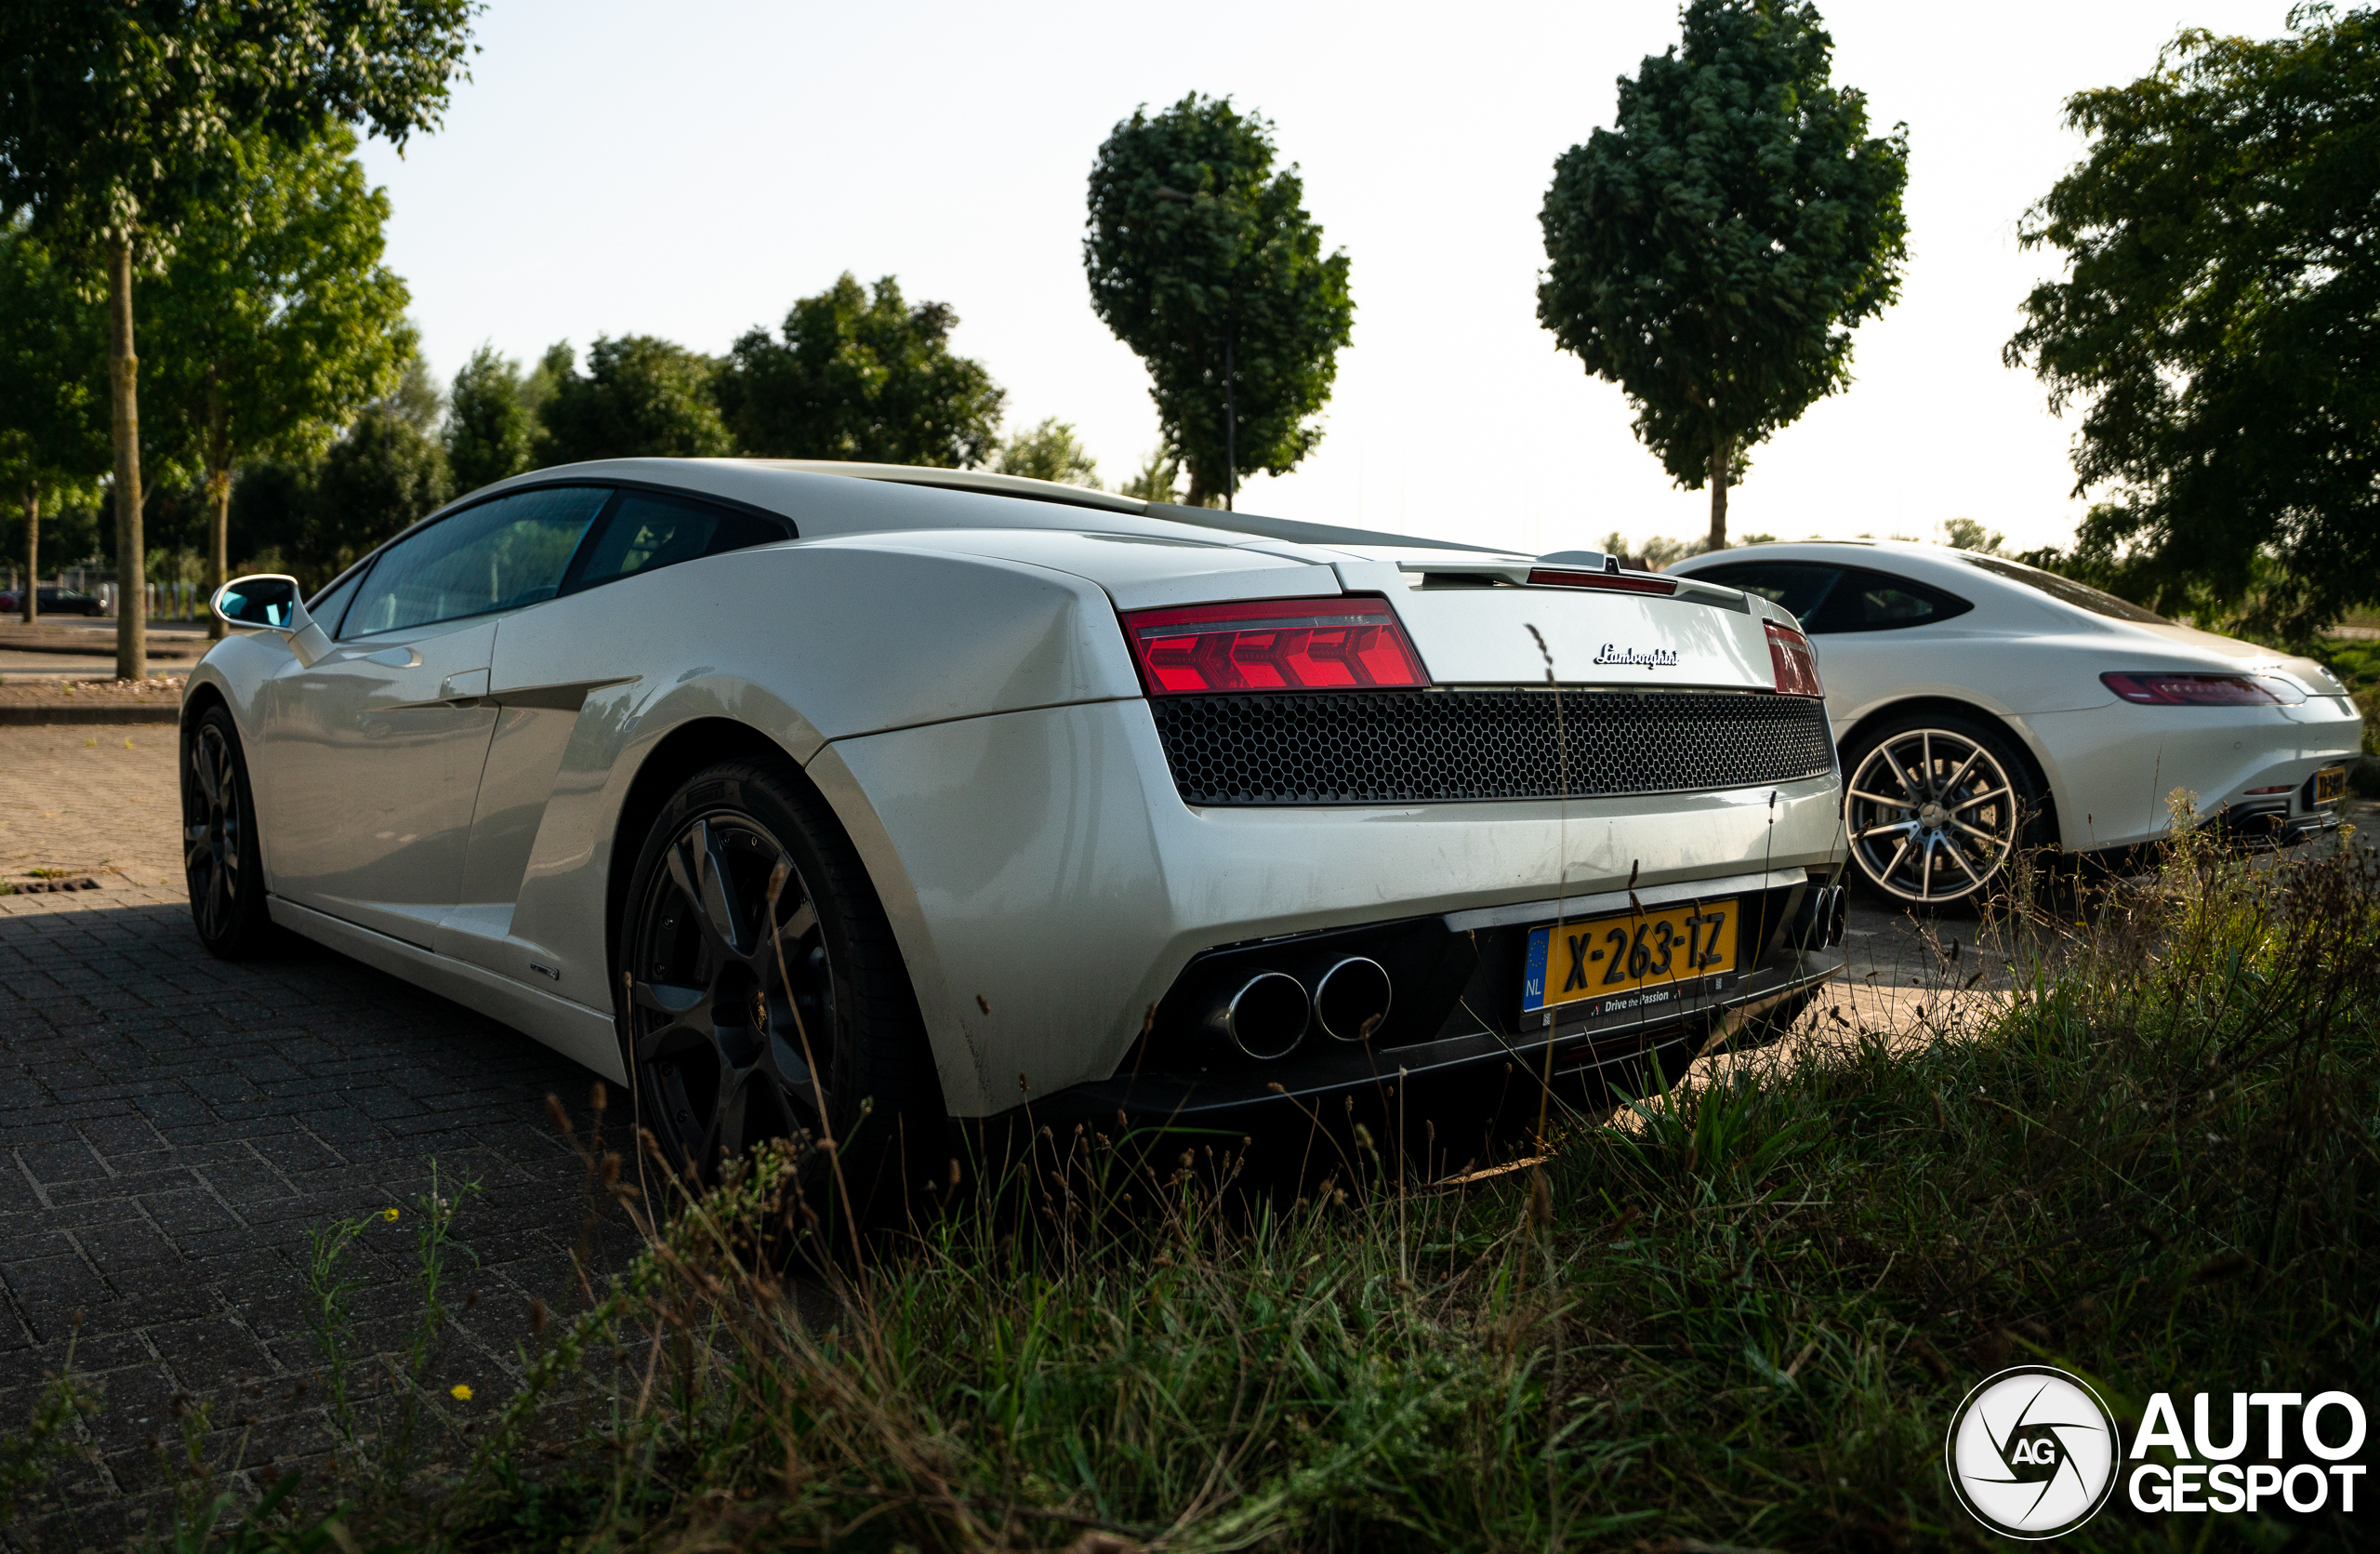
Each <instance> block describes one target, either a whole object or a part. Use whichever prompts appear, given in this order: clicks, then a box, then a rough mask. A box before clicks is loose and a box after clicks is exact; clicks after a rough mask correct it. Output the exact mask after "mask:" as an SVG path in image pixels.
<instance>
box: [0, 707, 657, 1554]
mask: <svg viewBox="0 0 2380 1554" xmlns="http://www.w3.org/2000/svg"><path fill="white" fill-rule="evenodd" d="M127 739H129V740H130V741H131V746H130V748H128V749H127V748H126V740H127ZM176 806H177V799H176V793H175V787H174V745H173V737H172V730H171V729H169V728H160V727H156V726H154V725H148V726H140V727H129V728H126V727H81V728H76V727H58V728H0V877H8V876H18V875H21V874H22V873H24V872H25V871H26V870H30V869H32V868H34V867H57V868H64V869H68V870H75V871H80V872H90V873H94V874H96V875H97V877H98V878H99V879H100V880H101V881H102V888H100V889H99V890H96V891H89V892H82V893H74V894H59V895H42V896H26V895H19V896H6V897H0V1429H13V1428H21V1426H22V1424H23V1422H24V1419H25V1417H26V1414H27V1410H28V1409H29V1407H30V1406H31V1404H32V1401H33V1398H34V1395H35V1391H36V1388H37V1387H38V1385H39V1382H40V1380H41V1378H42V1377H43V1375H45V1374H46V1373H49V1372H53V1371H55V1370H56V1369H57V1367H58V1366H59V1363H60V1362H61V1361H62V1360H63V1358H64V1355H65V1351H66V1346H67V1344H68V1341H69V1338H70V1335H72V1334H73V1325H72V1324H73V1320H74V1314H75V1313H76V1312H78V1311H79V1312H80V1313H82V1318H83V1325H82V1328H81V1331H80V1334H79V1336H75V1337H74V1339H73V1341H74V1344H75V1349H74V1361H75V1368H76V1370H77V1371H78V1372H79V1373H82V1374H83V1375H86V1376H88V1377H90V1378H92V1379H93V1380H95V1381H96V1382H98V1383H99V1386H100V1388H102V1404H101V1408H100V1411H99V1415H97V1417H96V1418H95V1419H94V1420H92V1421H91V1422H90V1423H89V1425H88V1428H87V1429H86V1436H85V1441H84V1444H85V1445H86V1448H87V1450H88V1461H87V1462H86V1463H83V1464H78V1465H76V1466H75V1467H74V1468H73V1470H72V1471H71V1472H68V1473H64V1474H61V1475H60V1478H59V1484H60V1486H61V1487H63V1488H66V1489H67V1490H68V1492H69V1493H68V1504H69V1506H70V1507H71V1509H70V1510H69V1511H66V1512H58V1511H51V1512H50V1513H49V1514H47V1515H42V1514H39V1513H38V1512H36V1514H35V1515H34V1516H33V1518H32V1519H31V1520H27V1519H23V1518H20V1521H19V1522H18V1524H17V1526H16V1527H15V1528H14V1529H12V1530H11V1531H10V1532H9V1533H7V1534H0V1538H13V1539H15V1540H16V1542H17V1543H18V1545H19V1546H20V1547H32V1546H33V1544H35V1543H38V1544H39V1545H40V1546H41V1547H59V1546H72V1545H73V1544H76V1543H87V1544H92V1545H97V1546H112V1545H113V1544H115V1543H117V1542H119V1541H120V1540H121V1539H122V1538H124V1537H125V1536H126V1534H127V1533H129V1532H132V1531H133V1530H135V1529H136V1528H138V1527H139V1526H140V1525H141V1524H142V1523H143V1521H144V1520H145V1519H146V1518H148V1517H149V1516H151V1515H152V1514H153V1513H154V1512H155V1511H156V1510H157V1509H158V1508H159V1507H160V1505H161V1504H163V1503H164V1502H165V1498H166V1496H167V1494H168V1492H167V1491H166V1490H165V1488H163V1487H162V1486H163V1485H164V1484H165V1476H164V1473H163V1471H162V1468H161V1465H160V1462H159V1460H158V1458H157V1456H156V1454H155V1452H154V1451H153V1449H152V1445H151V1441H152V1437H153V1438H155V1439H157V1440H159V1441H165V1442H167V1443H178V1442H179V1425H178V1424H177V1423H176V1421H175V1419H174V1417H173V1414H172V1405H173V1402H174V1399H175V1397H176V1395H177V1394H178V1393H188V1394H190V1395H191V1396H192V1398H194V1399H197V1400H201V1401H211V1402H212V1403H213V1405H214V1406H213V1413H212V1416H211V1417H212V1422H213V1424H214V1427H215V1428H214V1431H213V1434H212V1435H211V1437H210V1438H209V1439H208V1441H207V1449H208V1450H209V1452H210V1453H211V1454H213V1457H214V1460H216V1461H218V1462H219V1463H222V1464H224V1465H226V1466H227V1467H231V1466H232V1465H234V1464H237V1465H240V1468H239V1470H240V1471H243V1472H252V1471H253V1470H254V1469H256V1468H259V1467H260V1466H261V1465H262V1464H263V1463H264V1462H265V1461H267V1460H273V1461H276V1462H277V1463H279V1464H281V1465H284V1466H285V1465H289V1464H292V1463H296V1462H300V1461H302V1460H303V1459H304V1458H305V1457H307V1456H309V1455H311V1454H314V1453H317V1452H319V1451H321V1450H322V1449H323V1448H324V1444H325V1441H326V1438H325V1435H324V1417H323V1415H322V1414H321V1412H320V1410H319V1409H318V1408H316V1407H314V1406H313V1400H318V1399H319V1397H320V1389H319V1388H314V1389H313V1390H312V1398H311V1399H310V1398H308V1397H302V1396H301V1397H299V1398H297V1399H291V1398H289V1397H288V1395H287V1394H288V1393H289V1391H290V1389H291V1388H292V1387H293V1386H294V1385H295V1383H296V1382H298V1380H300V1379H302V1378H304V1377H306V1376H307V1375H309V1374H310V1373H311V1372H313V1371H314V1369H315V1367H316V1365H317V1363H318V1361H317V1358H316V1356H315V1354H314V1351H313V1350H312V1348H311V1345H310V1342H309V1339H308V1336H307V1332H308V1329H307V1326H306V1322H305V1319H304V1310H303V1305H302V1296H303V1295H304V1290H305V1286H304V1282H303V1279H302V1276H301V1270H302V1268H303V1262H304V1256H305V1251H306V1242H305V1235H304V1232H305V1230H306V1229H307V1228H308V1227H310V1226H315V1225H323V1224H326V1223H328V1222H330V1221H333V1220H336V1219H341V1218H349V1217H354V1216H358V1215H364V1214H368V1213H371V1212H373V1211H377V1210H380V1209H383V1208H385V1207H388V1206H390V1205H396V1204H400V1203H403V1202H409V1200H410V1197H411V1195H412V1194H414V1193H417V1192H418V1191H420V1190H421V1189H423V1187H424V1186H425V1184H426V1182H427V1180H428V1172H429V1165H428V1162H430V1159H432V1158H433V1157H434V1158H435V1159H436V1161H437V1162H438V1167H439V1171H440V1175H441V1179H442V1181H443V1183H445V1184H448V1185H450V1186H451V1185H453V1184H456V1183H457V1182H460V1181H463V1180H467V1179H474V1178H475V1179H477V1180H478V1181H480V1182H481V1183H482V1184H483V1193H482V1194H481V1195H480V1196H479V1197H477V1198H476V1199H473V1200H471V1201H470V1202H468V1203H467V1204H466V1206H465V1208H464V1210H463V1212H462V1214H461V1216H460V1218H459V1220H458V1222H457V1225H456V1234H457V1236H458V1237H459V1238H460V1240H461V1241H462V1242H464V1243H465V1244H466V1245H467V1246H468V1248H469V1252H470V1254H471V1255H475V1256H476V1259H477V1263H476V1266H473V1264H472V1262H471V1261H470V1260H469V1257H466V1258H464V1259H463V1260H462V1261H461V1262H460V1264H459V1272H458V1274H457V1275H456V1282H455V1283H454V1284H453V1285H450V1290H451V1291H452V1292H453V1293H455V1294H456V1295H468V1294H469V1292H473V1291H477V1292H480V1293H481V1295H483V1299H482V1300H481V1301H480V1302H479V1304H478V1305H477V1307H476V1308H474V1309H473V1310H471V1311H470V1312H469V1313H468V1314H466V1315H464V1316H462V1317H461V1318H460V1319H459V1321H458V1322H457V1323H456V1335H455V1340H454V1347H453V1348H452V1349H451V1351H450V1353H449V1357H448V1359H447V1361H445V1363H444V1365H443V1369H444V1370H445V1371H447V1372H451V1373H452V1375H453V1378H454V1379H459V1380H469V1381H475V1383H476V1384H478V1385H480V1386H481V1387H482V1388H483V1391H482V1398H483V1401H485V1400H489V1399H492V1398H493V1397H495V1396H498V1395H501V1393H502V1392H504V1391H505V1390H507V1388H504V1387H503V1385H502V1375H503V1373H504V1372H505V1371H506V1370H508V1369H509V1356H510V1355H511V1353H512V1348H513V1344H514V1343H515V1341H516V1340H517V1339H519V1338H521V1337H522V1336H525V1335H526V1332H527V1309H528V1303H529V1300H530V1298H531V1296H532V1295H542V1296H543V1297H545V1298H546V1299H548V1300H549V1301H550V1302H552V1303H553V1304H555V1305H556V1306H557V1307H559V1308H562V1309H568V1308H570V1307H571V1306H572V1305H574V1304H575V1301H573V1300H572V1299H570V1298H569V1292H570V1291H571V1290H572V1289H573V1288H575V1279H574V1277H573V1275H572V1273H571V1265H570V1249H571V1247H572V1245H573V1244H574V1242H575V1240H576V1238H577V1235H578V1232H579V1228H580V1226H581V1224H582V1206H581V1205H582V1202H583V1200H582V1196H581V1189H582V1183H583V1172H582V1169H581V1167H580V1164H579V1162H578V1160H577V1158H576V1157H575V1155H573V1154H571V1153H570V1152H568V1151H567V1150H566V1149H564V1148H563V1146H562V1143H561V1141H560V1140H559V1139H558V1138H556V1137H555V1136H554V1134H553V1130H552V1128H551V1126H550V1125H549V1122H548V1121H547V1118H546V1112H545V1105H544V1102H545V1097H546V1096H547V1095H548V1094H549V1093H555V1094H559V1095H561V1096H563V1097H564V1099H565V1100H566V1101H568V1102H569V1103H570V1104H571V1105H572V1108H573V1109H574V1110H581V1109H583V1107H584V1103H585V1099H586V1096H587V1094H588V1085H589V1082H590V1076H589V1075H588V1073H587V1072H586V1071H585V1070H584V1069H579V1068H577V1067H576V1066H575V1065H573V1064H570V1063H567V1062H565V1061H563V1060H562V1059H561V1058H559V1057H556V1056H553V1055H552V1054H551V1053H549V1051H547V1050H546V1049H545V1048H543V1047H541V1046H539V1045H537V1044H536V1043H533V1042H531V1041H530V1040H528V1038H526V1037H523V1036H520V1035H517V1034H515V1033H514V1032H512V1031H510V1030H508V1029H504V1028H503V1027H500V1026H498V1025H496V1024H495V1023H494V1022H492V1021H490V1020H487V1019H484V1018H482V1017H481V1016H477V1015H474V1014H472V1013H470V1012H469V1011H468V1010H466V1009H463V1008H462V1007H460V1006H458V1005H456V1004H453V1003H447V1002H445V1001H443V1000H442V999H438V998H434V997H432V996H430V995H429V994H426V993H422V992H419V991H417V990H414V989H411V988H408V987H406V986H404V985H403V984H402V983H399V982H397V981H395V980H394V979H392V978H390V977H388V976H382V975H380V974H379V973H377V972H374V971H371V970H368V969H366V968H364V967H363V966H360V965H357V964H355V963H352V962H350V961H347V960H345V959H343V958H341V957H338V956H336V955H332V954H330V953H328V952H326V951H321V950H312V949H311V948H310V947H304V946H293V948H292V950H291V951H290V952H289V953H288V954H286V955H284V956H281V957H278V958H276V959H273V960H271V961H268V962H266V963H260V964H256V965H248V966H228V965H225V964H222V963H218V962H217V961H214V960H213V959H211V958H210V957H209V956H208V955H207V954H206V953H205V951H204V950H201V949H200V948H199V945H198V942H197V939H196V937H195V936H193V935H192V932H191V929H190V923H189V910H188V906H187V903H186V901H185V898H184V896H183V892H182V886H181V882H180V878H179V857H178V851H177V843H176V838H175V830H176V824H177V818H178V816H177V808H176ZM410 1228H411V1227H410V1222H409V1221H400V1222H399V1223H398V1224H396V1225H387V1226H380V1225H376V1226H375V1227H374V1229H372V1230H371V1231H369V1232H367V1233H366V1235H365V1237H364V1250H363V1252H362V1253H361V1254H360V1255H359V1268H358V1272H359V1274H360V1276H361V1277H362V1278H363V1279H364V1282H365V1286H366V1287H365V1289H364V1292H363V1293H362V1295H360V1296H359V1297H358V1302H357V1311H358V1313H359V1315H360V1316H361V1317H362V1318H363V1319H364V1337H365V1347H366V1348H377V1347H394V1345H395V1344H396V1343H398V1342H399V1341H401V1337H402V1335H403V1333H404V1332H405V1331H406V1330H407V1327H408V1322H407V1318H408V1316H409V1314H410V1313H411V1311H412V1310H413V1309H414V1303H413V1301H412V1298H411V1291H410V1288H409V1284H408V1280H409V1277H410V1269H411V1262H410V1255H409V1253H410V1237H409V1235H408V1234H407V1233H406V1232H407V1231H408V1230H409V1229H410ZM623 1246H624V1242H623V1240H622V1238H621V1237H620V1236H618V1235H617V1234H613V1235H609V1236H606V1237H604V1238H603V1239H602V1251H600V1252H599V1254H598V1261H599V1262H601V1263H603V1264H606V1265H615V1264H616V1263H617V1261H618V1260H619V1258H620V1256H621V1255H622V1252H623ZM251 1421H252V1422H251ZM251 1487H253V1484H252V1482H251Z"/></svg>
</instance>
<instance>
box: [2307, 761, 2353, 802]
mask: <svg viewBox="0 0 2380 1554" xmlns="http://www.w3.org/2000/svg"><path fill="white" fill-rule="evenodd" d="M2345 797H2347V768H2346V767H2345V766H2325V767H2323V768H2322V769H2321V771H2319V772H2316V773H2315V774H2314V802H2315V803H2316V804H2336V803H2338V802H2339V801H2340V800H2341V799H2343V798H2345Z"/></svg>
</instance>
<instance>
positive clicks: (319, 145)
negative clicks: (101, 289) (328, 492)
mask: <svg viewBox="0 0 2380 1554" xmlns="http://www.w3.org/2000/svg"><path fill="white" fill-rule="evenodd" d="M355 146H356V139H355V135H354V132H353V131H352V130H350V129H348V128H347V127H346V126H343V125H342V126H333V127H332V128H331V129H329V130H328V131H326V132H324V134H323V135H321V136H318V137H316V138H315V139H311V140H309V141H307V142H306V143H305V144H304V145H302V146H300V147H298V148H297V149H296V150H294V151H293V150H290V149H287V148H284V146H282V145H281V144H280V143H279V142H277V141H274V140H271V139H268V138H266V137H264V136H262V135H250V136H248V137H246V138H245V139H242V140H240V141H237V142H235V143H234V144H233V145H232V146H231V148H230V153H229V154H230V156H231V160H232V162H233V164H234V168H235V176H234V177H233V178H232V179H231V181H230V182H229V183H228V184H227V185H226V186H225V188H224V190H223V192H222V193H221V194H220V196H219V197H218V199H217V200H216V201H214V202H212V203H210V204H209V205H208V206H205V207H204V208H203V209H201V210H199V211H198V212H196V213H194V214H193V215H192V217H191V218H190V219H188V220H187V221H186V222H185V223H184V225H183V227H182V230H181V234H180V237H179V240H178V242H177V243H176V245H175V249H174V255H173V259H172V260H171V261H170V262H169V263H168V265H167V266H166V271H165V284H164V285H162V286H152V287H149V288H147V289H146V290H145V291H144V292H143V293H142V296H143V299H144V300H143V303H142V305H141V307H140V308H139V318H140V336H141V339H144V340H145V341H147V342H148V349H149V351H150V352H151V353H152V356H153V357H154V358H155V359H156V360H157V362H158V363H159V367H158V370H157V371H156V372H155V373H154V374H153V375H152V377H151V379H150V390H151V392H150V396H149V400H150V408H151V416H150V421H151V424H152V427H155V428H157V429H158V430H159V431H160V432H165V433H166V434H167V435H169V436H173V437H175V438H176V439H177V440H186V443H187V447H188V449H189V456H190V460H191V461H192V462H193V463H195V464H197V465H198V466H199V467H200V468H201V469H202V470H204V472H205V480H206V487H207V498H208V507H209V510H210V514H211V519H210V522H209V525H208V527H209V529H210V530H211V535H210V544H209V547H208V548H209V550H210V551H211V559H212V562H213V572H214V581H215V584H216V585H217V586H218V587H219V586H220V585H221V584H222V583H224V582H225V581H227V580H228V577H229V571H228V569H229V565H230V514H231V471H232V467H233V465H234V464H235V463H236V462H237V461H239V460H240V459H242V458H257V457H273V456H283V455H298V454H301V453H304V452H308V451H314V450H319V449H320V448H322V447H323V446H324V445H327V444H328V443H329V441H330V440H331V438H332V436H333V435H334V434H335V433H336V432H337V431H338V430H339V429H340V428H341V427H343V426H345V425H347V424H348V423H349V422H350V421H351V420H353V419H354V418H355V417H356V416H357V414H358V413H359V412H360V411H362V410H363V408H364V406H365V405H368V404H370V403H371V402H372V401H373V400H375V399H377V398H378V397H380V396H381V395H383V394H385V393H387V392H390V389H392V388H393V387H395V385H396V383H397V380H398V379H399V377H400V375H402V374H403V372H404V370H405V366H406V363H407V362H408V360H409V359H410V358H411V357H412V355H413V352H414V342H415V333H414V330H413V328H412V326H411V325H409V324H407V323H406V321H405V316H404V310H405V305H406V302H407V300H408V294H407V292H406V289H405V284H404V282H403V281H402V280H399V279H398V278H397V277H396V275H394V274H393V273H391V272H390V271H389V269H388V267H387V266H386V265H384V264H383V263H382V262H381V258H382V250H383V247H384V240H383V235H382V233H383V229H384V228H385V226H386V224H387V222H388V219H389V200H388V195H387V193H385V192H384V191H381V190H377V189H374V188H372V187H371V186H370V185H369V184H368V183H367V182H366V180H365V179H364V166H363V164H361V163H360V162H358V161H356V160H355V156H354V152H355Z"/></svg>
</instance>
